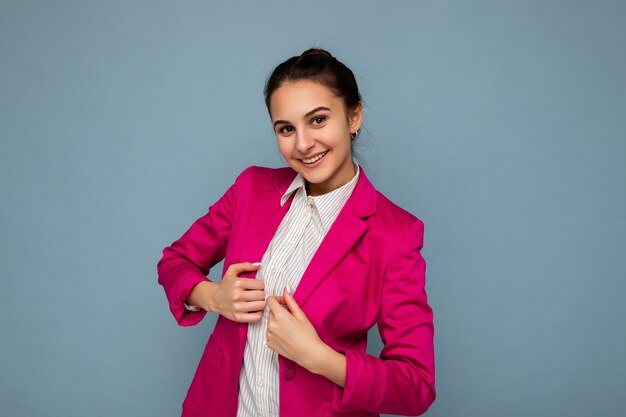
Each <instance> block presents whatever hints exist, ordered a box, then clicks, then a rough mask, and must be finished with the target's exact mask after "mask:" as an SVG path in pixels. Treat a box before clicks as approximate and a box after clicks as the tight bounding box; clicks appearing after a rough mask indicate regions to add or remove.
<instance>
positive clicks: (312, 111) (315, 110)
mask: <svg viewBox="0 0 626 417" xmlns="http://www.w3.org/2000/svg"><path fill="white" fill-rule="evenodd" d="M321 110H327V111H330V109H329V108H328V107H324V106H319V107H316V108H314V109H313V110H311V111H308V112H307V113H306V114H305V115H304V117H309V116H310V115H312V114H315V113H317V112H318V111H321ZM278 124H289V122H288V121H286V120H276V121H274V127H276V125H278Z"/></svg>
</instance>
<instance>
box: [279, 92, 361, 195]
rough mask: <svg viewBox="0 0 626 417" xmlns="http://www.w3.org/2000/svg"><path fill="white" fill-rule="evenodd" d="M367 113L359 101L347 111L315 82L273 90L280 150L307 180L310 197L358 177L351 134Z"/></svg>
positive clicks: (358, 126)
mask: <svg viewBox="0 0 626 417" xmlns="http://www.w3.org/2000/svg"><path fill="white" fill-rule="evenodd" d="M362 114H363V112H362V110H361V104H360V103H359V104H358V105H357V106H356V107H355V108H354V109H346V108H345V105H344V103H343V100H342V99H341V98H340V97H337V96H336V95H335V94H334V93H333V92H332V91H330V90H329V89H328V88H326V87H325V86H323V85H321V84H319V83H317V82H315V81H309V80H300V81H287V82H285V83H284V84H282V85H281V86H280V87H279V88H277V89H276V90H275V91H274V93H273V96H272V99H271V101H270V115H271V117H272V119H273V120H274V131H275V133H276V140H277V142H278V149H279V150H280V153H281V155H282V157H283V159H284V160H285V161H286V162H287V163H288V164H289V165H290V166H291V167H292V168H293V169H294V170H295V171H296V172H298V173H299V174H300V175H302V176H303V177H304V179H305V180H306V181H307V192H308V194H309V195H321V194H326V193H328V192H330V191H332V190H334V189H336V188H339V187H340V186H342V185H343V184H345V183H347V182H348V181H349V180H350V179H351V178H352V177H354V175H355V174H356V170H355V167H354V164H353V162H352V149H351V136H352V135H356V132H357V131H358V130H359V128H360V127H361V119H362ZM353 132H354V133H353Z"/></svg>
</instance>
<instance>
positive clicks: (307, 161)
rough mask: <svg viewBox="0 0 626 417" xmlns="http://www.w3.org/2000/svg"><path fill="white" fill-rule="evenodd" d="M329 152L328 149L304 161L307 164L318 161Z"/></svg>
mask: <svg viewBox="0 0 626 417" xmlns="http://www.w3.org/2000/svg"><path fill="white" fill-rule="evenodd" d="M327 153H328V151H326V152H324V153H321V154H319V155H317V156H314V157H313V158H310V159H303V160H302V162H304V163H305V164H312V163H313V162H317V161H319V160H320V159H322V158H323V157H324V155H326V154H327Z"/></svg>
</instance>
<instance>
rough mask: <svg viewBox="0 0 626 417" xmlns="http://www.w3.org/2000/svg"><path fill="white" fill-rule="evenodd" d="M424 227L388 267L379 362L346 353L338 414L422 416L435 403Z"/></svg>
mask: <svg viewBox="0 0 626 417" xmlns="http://www.w3.org/2000/svg"><path fill="white" fill-rule="evenodd" d="M423 234H424V224H423V223H422V222H421V221H420V220H419V219H417V220H416V221H415V222H414V223H413V224H412V225H411V227H410V228H409V229H408V230H407V232H406V234H405V236H404V238H403V239H402V241H401V243H400V245H399V247H398V248H397V251H396V253H395V255H394V256H393V257H392V259H391V261H390V263H389V265H388V266H387V269H386V272H385V276H384V280H383V290H382V291H383V292H382V302H381V309H380V312H379V315H378V330H379V332H380V336H381V339H382V341H383V343H384V348H383V349H382V351H381V353H380V358H377V357H375V356H372V355H368V354H366V353H361V352H355V351H350V350H346V351H345V352H344V353H345V355H346V382H345V386H344V387H343V389H342V390H341V391H343V392H342V393H340V395H336V396H335V400H334V405H333V408H334V409H336V410H337V411H370V412H377V413H388V414H400V415H411V416H416V415H420V414H422V413H424V412H425V411H426V410H427V409H428V407H430V405H431V404H432V403H433V401H434V400H435V396H436V393H435V360H434V343H433V337H434V327H433V313H432V309H431V308H430V306H429V304H428V301H427V297H426V291H425V288H424V287H425V271H426V264H425V262H424V258H423V257H422V255H421V253H420V251H421V249H422V246H423Z"/></svg>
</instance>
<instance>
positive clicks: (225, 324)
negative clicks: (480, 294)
mask: <svg viewBox="0 0 626 417" xmlns="http://www.w3.org/2000/svg"><path fill="white" fill-rule="evenodd" d="M265 103H266V105H267V109H268V112H269V115H270V118H271V119H272V123H273V126H274V132H275V135H276V141H277V145H278V148H279V150H280V153H281V155H282V157H283V159H284V160H285V162H286V163H287V164H288V166H287V167H284V168H278V169H271V168H263V167H257V166H251V167H249V168H247V169H246V170H244V171H243V172H242V173H241V174H240V175H239V176H238V177H237V179H236V180H235V183H234V184H233V185H232V186H231V187H230V188H229V189H228V190H227V191H226V193H225V194H224V195H223V196H222V197H221V198H220V199H219V200H218V201H217V202H216V203H215V204H213V205H212V206H211V207H210V208H209V211H208V213H207V214H205V215H204V216H202V217H201V218H199V219H198V220H196V221H195V222H194V223H193V224H192V225H191V227H190V228H189V229H188V230H187V231H186V232H185V233H184V234H183V235H182V236H181V237H180V239H178V240H177V241H175V242H173V243H172V244H171V245H170V246H168V247H166V248H165V249H164V250H163V257H162V258H161V260H160V261H159V263H158V265H157V269H158V274H159V283H160V284H161V285H163V287H164V289H165V293H166V296H167V299H168V301H169V305H170V310H171V311H172V313H173V315H174V317H175V318H176V320H177V321H178V323H179V324H180V325H181V326H190V325H195V324H197V323H198V322H200V321H201V320H202V318H203V317H204V315H205V314H206V313H207V312H215V313H217V314H219V317H218V320H217V324H216V326H215V329H214V331H213V334H212V335H211V336H210V338H209V340H208V341H207V346H206V348H205V351H204V353H203V355H202V358H201V359H200V364H199V365H198V369H197V370H196V374H195V376H194V378H193V380H192V382H191V386H190V387H189V390H188V392H187V396H186V398H185V401H184V402H183V416H229V417H234V416H237V417H252V416H259V415H263V416H279V415H280V416H281V417H285V416H287V417H289V416H304V417H306V416H342V415H350V416H370V417H371V416H377V415H378V413H391V414H402V415H419V414H422V413H423V412H425V411H426V410H427V409H428V407H430V405H431V404H432V402H433V401H434V400H435V373H434V347H433V331H434V330H433V314H432V309H431V308H430V306H429V304H428V300H427V296H426V292H425V290H424V287H425V268H426V266H425V262H424V259H423V257H422V255H421V249H422V245H423V232H424V225H423V223H422V222H421V220H419V219H418V218H417V217H415V216H414V215H412V214H411V213H409V212H407V211H405V210H403V209H402V208H400V207H398V206H397V205H395V204H394V203H392V202H391V201H390V200H389V199H387V198H386V197H385V196H383V195H382V194H381V193H380V192H379V191H377V190H376V189H375V188H374V186H373V185H372V184H371V183H370V181H369V180H368V179H367V176H366V175H365V172H364V171H363V169H362V167H361V166H360V165H358V164H356V163H355V162H354V161H353V153H352V144H353V142H354V140H356V138H357V136H358V131H359V129H360V127H361V123H362V119H363V112H362V105H361V97H360V94H359V92H358V87H357V85H356V81H355V78H354V75H353V74H352V71H351V70H350V69H349V68H347V67H346V66H345V65H343V64H342V63H341V62H339V61H338V60H337V59H335V58H334V57H333V56H332V55H331V54H329V53H328V52H326V51H324V50H321V49H310V50H308V51H305V52H304V53H303V54H302V55H300V56H296V57H292V58H290V59H288V60H287V61H285V62H283V63H282V64H280V65H279V66H278V67H276V69H275V70H274V71H273V72H272V75H271V76H270V77H269V79H268V81H267V83H266V86H265ZM259 259H260V262H258V260H259ZM221 260H224V271H223V274H222V280H221V281H220V282H219V283H214V282H212V281H210V280H207V279H206V275H207V274H208V273H209V270H210V269H211V268H212V267H213V266H214V265H216V264H217V263H219V262H220V261H221ZM375 324H377V325H378V330H379V332H380V335H381V339H382V340H383V343H384V345H385V346H384V348H383V349H382V351H381V353H380V356H379V357H375V356H372V355H368V354H367V353H366V347H367V333H368V330H370V329H371V328H372V327H373V326H374V325H375Z"/></svg>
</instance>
